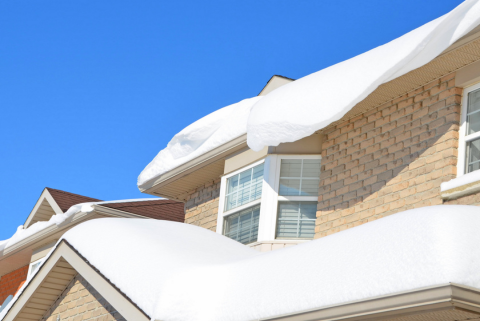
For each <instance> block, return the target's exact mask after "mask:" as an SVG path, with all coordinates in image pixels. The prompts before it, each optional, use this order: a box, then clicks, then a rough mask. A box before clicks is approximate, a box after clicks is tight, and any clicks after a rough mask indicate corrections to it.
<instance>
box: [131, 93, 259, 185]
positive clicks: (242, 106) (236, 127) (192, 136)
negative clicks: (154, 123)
mask: <svg viewBox="0 0 480 321" xmlns="http://www.w3.org/2000/svg"><path fill="white" fill-rule="evenodd" d="M260 99H261V97H253V98H250V99H244V100H242V101H240V102H238V103H236V104H233V105H230V106H227V107H223V108H221V109H219V110H217V111H214V112H213V113H211V114H209V115H207V116H205V117H203V118H201V119H199V120H197V121H196V122H194V123H193V124H191V125H189V126H187V127H186V128H184V129H183V130H182V131H181V132H179V133H178V134H176V135H175V136H174V137H173V138H172V140H170V142H169V143H168V145H167V147H166V148H165V149H163V150H162V151H160V153H158V155H157V156H156V157H155V158H154V159H153V160H152V161H151V162H150V164H148V165H147V167H145V169H144V170H143V171H142V173H141V174H140V176H139V177H138V186H141V185H143V184H145V183H147V182H148V181H149V180H151V179H154V178H158V177H159V176H161V175H162V174H163V173H165V172H168V171H170V170H172V169H174V168H175V167H177V166H180V165H182V164H184V163H186V162H188V161H190V160H192V159H194V158H195V157H198V156H200V155H203V154H205V153H207V152H209V151H211V150H213V149H215V148H216V147H218V146H221V145H223V144H225V143H227V142H229V141H231V140H233V139H235V138H237V137H240V136H242V135H244V134H245V133H246V132H247V119H248V115H249V114H250V109H251V108H252V106H253V105H254V104H255V103H256V102H257V101H259V100H260Z"/></svg>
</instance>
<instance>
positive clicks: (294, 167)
mask: <svg viewBox="0 0 480 321" xmlns="http://www.w3.org/2000/svg"><path fill="white" fill-rule="evenodd" d="M301 171H302V160H301V159H282V163H281V166H280V177H300V175H301Z"/></svg>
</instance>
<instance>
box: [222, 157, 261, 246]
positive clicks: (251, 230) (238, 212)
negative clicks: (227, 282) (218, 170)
mask: <svg viewBox="0 0 480 321" xmlns="http://www.w3.org/2000/svg"><path fill="white" fill-rule="evenodd" d="M263 168H264V164H263V161H262V162H260V163H257V164H254V165H252V166H249V167H247V168H244V169H242V170H240V171H237V172H235V173H233V174H230V175H228V176H227V177H225V179H223V180H222V190H223V191H224V192H225V193H224V196H222V194H221V198H222V199H223V204H224V205H223V207H222V206H220V207H221V208H222V211H221V212H222V214H221V215H222V216H223V224H221V225H222V226H223V228H222V230H223V235H225V236H228V237H229V238H231V239H234V240H236V241H238V242H240V243H243V244H248V243H252V242H256V241H257V238H258V227H259V220H260V203H261V197H262V188H263ZM219 216H220V215H219Z"/></svg>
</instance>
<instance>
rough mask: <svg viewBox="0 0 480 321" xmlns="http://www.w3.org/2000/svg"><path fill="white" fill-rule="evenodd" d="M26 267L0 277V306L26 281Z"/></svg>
mask: <svg viewBox="0 0 480 321" xmlns="http://www.w3.org/2000/svg"><path fill="white" fill-rule="evenodd" d="M27 274H28V265H26V266H24V267H21V268H19V269H17V270H15V271H13V272H10V273H8V274H5V275H3V276H2V277H0V305H2V303H3V301H5V299H6V298H7V297H8V296H9V295H15V293H17V291H18V290H19V289H20V288H21V287H22V285H23V283H25V281H26V280H27Z"/></svg>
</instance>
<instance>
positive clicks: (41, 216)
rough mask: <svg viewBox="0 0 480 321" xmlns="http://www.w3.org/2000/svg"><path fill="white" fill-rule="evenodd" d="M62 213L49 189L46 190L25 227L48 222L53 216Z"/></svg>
mask: <svg viewBox="0 0 480 321" xmlns="http://www.w3.org/2000/svg"><path fill="white" fill-rule="evenodd" d="M61 213H63V211H62V209H61V208H60V207H59V206H58V204H57V203H56V202H55V200H54V199H53V197H52V195H51V194H50V192H49V191H48V188H45V189H44V190H43V192H42V194H41V195H40V197H39V199H38V201H37V203H35V206H34V207H33V210H32V211H31V212H30V215H28V217H27V219H26V221H25V223H24V224H23V227H24V228H25V229H26V228H28V227H29V226H31V225H33V224H35V223H37V222H42V221H48V220H49V219H50V218H51V217H52V216H53V215H55V214H61Z"/></svg>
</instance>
